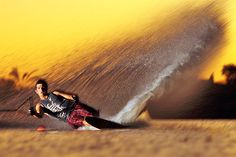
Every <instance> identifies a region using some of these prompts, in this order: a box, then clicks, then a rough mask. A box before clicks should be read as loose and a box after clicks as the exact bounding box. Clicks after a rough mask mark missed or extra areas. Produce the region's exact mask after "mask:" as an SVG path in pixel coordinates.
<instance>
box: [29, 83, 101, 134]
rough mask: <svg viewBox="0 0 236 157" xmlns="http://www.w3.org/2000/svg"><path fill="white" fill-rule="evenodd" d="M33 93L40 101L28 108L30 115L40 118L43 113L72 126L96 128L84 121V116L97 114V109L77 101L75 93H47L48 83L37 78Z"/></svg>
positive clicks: (88, 128)
mask: <svg viewBox="0 0 236 157" xmlns="http://www.w3.org/2000/svg"><path fill="white" fill-rule="evenodd" d="M35 93H36V94H37V95H38V96H39V98H40V102H39V103H38V104H36V106H34V107H31V108H30V110H29V111H30V113H31V115H33V116H35V117H37V118H42V116H43V115H44V113H46V114H48V115H49V116H52V117H54V118H57V119H59V120H62V121H64V122H67V123H68V124H69V125H70V126H72V127H73V128H78V129H81V130H83V129H86V130H98V129H97V128H95V127H93V126H92V125H90V124H89V123H87V122H86V121H85V118H86V117H93V116H98V111H96V110H94V109H92V108H91V107H89V106H87V105H85V104H82V103H80V102H78V100H77V96H76V95H70V94H66V93H63V92H59V91H53V92H49V93H48V85H47V82H46V81H45V80H38V81H37V82H36V84H35Z"/></svg>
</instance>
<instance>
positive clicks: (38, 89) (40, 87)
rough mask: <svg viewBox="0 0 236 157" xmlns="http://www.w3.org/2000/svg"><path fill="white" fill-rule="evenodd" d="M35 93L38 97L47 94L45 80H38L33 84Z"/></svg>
mask: <svg viewBox="0 0 236 157" xmlns="http://www.w3.org/2000/svg"><path fill="white" fill-rule="evenodd" d="M34 90H35V93H36V94H37V95H38V96H39V97H40V96H45V95H46V94H47V93H48V84H47V82H46V81H45V80H42V79H40V80H38V81H37V82H36V84H35V89H34Z"/></svg>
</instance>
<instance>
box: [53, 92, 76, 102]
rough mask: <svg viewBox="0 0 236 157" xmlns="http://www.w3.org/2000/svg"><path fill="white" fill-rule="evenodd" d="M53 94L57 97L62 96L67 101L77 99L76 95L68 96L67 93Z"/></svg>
mask: <svg viewBox="0 0 236 157" xmlns="http://www.w3.org/2000/svg"><path fill="white" fill-rule="evenodd" d="M52 93H53V94H55V95H60V96H62V97H64V98H66V99H69V100H76V99H77V96H76V95H71V94H66V93H62V92H59V91H54V92H52Z"/></svg>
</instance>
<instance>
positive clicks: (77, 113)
mask: <svg viewBox="0 0 236 157" xmlns="http://www.w3.org/2000/svg"><path fill="white" fill-rule="evenodd" d="M92 116H93V114H92V113H90V112H88V111H87V110H86V109H84V108H83V107H82V106H81V105H80V104H77V105H76V106H75V108H74V110H73V111H72V112H71V113H70V115H69V116H68V117H67V123H68V124H69V125H71V126H72V127H73V128H78V127H81V126H84V124H83V120H84V118H85V117H92Z"/></svg>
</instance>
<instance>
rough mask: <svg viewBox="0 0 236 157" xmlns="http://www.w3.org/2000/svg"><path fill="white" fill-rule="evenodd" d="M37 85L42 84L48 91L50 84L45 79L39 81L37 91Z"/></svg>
mask: <svg viewBox="0 0 236 157" xmlns="http://www.w3.org/2000/svg"><path fill="white" fill-rule="evenodd" d="M37 84H42V86H43V88H45V90H46V91H47V90H48V84H47V82H46V81H45V80H43V79H40V80H38V81H37V82H36V83H35V89H36V86H37Z"/></svg>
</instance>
